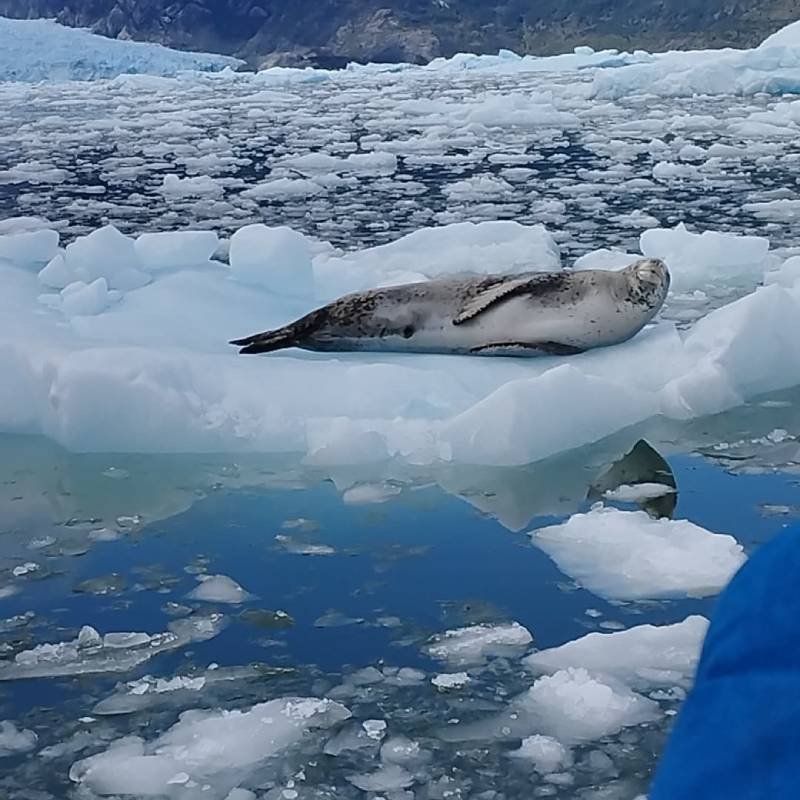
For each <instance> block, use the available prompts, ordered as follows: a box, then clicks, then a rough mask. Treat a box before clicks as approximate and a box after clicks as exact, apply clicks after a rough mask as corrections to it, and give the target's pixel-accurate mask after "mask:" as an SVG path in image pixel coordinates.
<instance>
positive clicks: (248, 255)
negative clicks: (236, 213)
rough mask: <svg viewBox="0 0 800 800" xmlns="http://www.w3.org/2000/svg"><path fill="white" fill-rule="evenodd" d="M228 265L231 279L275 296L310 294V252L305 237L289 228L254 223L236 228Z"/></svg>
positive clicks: (305, 295)
mask: <svg viewBox="0 0 800 800" xmlns="http://www.w3.org/2000/svg"><path fill="white" fill-rule="evenodd" d="M229 259H230V265H231V271H232V272H233V274H234V276H235V277H236V278H237V279H238V280H240V281H242V282H244V283H253V284H256V285H259V286H264V287H265V288H267V289H269V290H270V291H272V292H275V293H276V294H286V295H292V296H299V297H310V296H313V294H314V270H313V268H312V265H311V249H310V246H309V242H308V240H307V239H306V237H305V236H303V234H301V233H297V231H293V230H292V229H291V228H287V227H283V226H281V227H278V228H268V227H267V226H266V225H262V224H260V223H257V224H255V225H246V226H245V227H243V228H239V230H237V231H236V233H234V234H233V236H232V237H231V246H230V254H229Z"/></svg>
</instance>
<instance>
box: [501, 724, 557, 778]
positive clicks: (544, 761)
mask: <svg viewBox="0 0 800 800" xmlns="http://www.w3.org/2000/svg"><path fill="white" fill-rule="evenodd" d="M510 755H512V756H514V757H515V758H524V759H525V760H526V761H532V762H533V765H534V766H533V768H534V769H535V770H536V771H537V772H538V773H540V774H541V775H547V774H549V773H551V772H556V770H558V769H561V768H562V767H569V766H570V765H571V764H572V753H571V752H570V750H569V749H568V748H566V747H564V745H563V744H561V742H559V741H558V739H554V738H553V737H552V736H541V735H539V734H536V735H534V736H528V737H527V738H526V739H523V740H522V745H521V746H520V748H519V749H518V750H513V751H512V752H511V753H510Z"/></svg>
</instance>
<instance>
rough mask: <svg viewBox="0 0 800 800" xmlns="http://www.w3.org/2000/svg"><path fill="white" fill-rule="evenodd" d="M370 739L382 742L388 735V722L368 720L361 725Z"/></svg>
mask: <svg viewBox="0 0 800 800" xmlns="http://www.w3.org/2000/svg"><path fill="white" fill-rule="evenodd" d="M361 725H362V727H363V728H364V731H365V732H366V734H367V736H369V738H370V739H375V740H376V741H380V740H381V739H383V737H384V736H385V735H386V721H385V720H382V719H368V720H365V721H364V722H362V723H361Z"/></svg>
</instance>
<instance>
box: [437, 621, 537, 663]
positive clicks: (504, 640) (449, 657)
mask: <svg viewBox="0 0 800 800" xmlns="http://www.w3.org/2000/svg"><path fill="white" fill-rule="evenodd" d="M532 641H533V637H532V636H531V634H530V632H529V631H528V629H527V628H525V627H523V626H522V625H520V624H519V623H518V622H511V623H508V624H496V625H491V624H484V625H473V626H471V627H468V628H456V629H455V630H449V631H445V632H444V633H441V634H437V635H436V636H433V637H432V638H431V640H430V641H429V643H428V644H427V645H426V647H425V651H426V652H427V653H428V655H430V656H432V657H433V658H436V659H439V660H441V661H447V662H448V663H450V664H455V665H464V666H466V665H470V664H481V663H483V662H484V661H486V659H487V658H490V657H494V656H510V655H519V654H520V652H523V651H524V650H526V649H527V648H528V645H530V643H531V642H532Z"/></svg>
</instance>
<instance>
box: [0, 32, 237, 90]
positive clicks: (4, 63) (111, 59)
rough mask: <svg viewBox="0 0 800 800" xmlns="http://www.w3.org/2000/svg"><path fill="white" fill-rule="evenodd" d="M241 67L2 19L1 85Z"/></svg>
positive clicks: (213, 58)
mask: <svg viewBox="0 0 800 800" xmlns="http://www.w3.org/2000/svg"><path fill="white" fill-rule="evenodd" d="M241 63H242V62H241V61H239V59H236V58H230V57H228V56H219V55H212V54H210V53H186V52H182V51H179V50H170V49H169V48H167V47H163V46H162V45H159V44H149V43H143V42H131V41H121V40H117V39H108V38H106V37H105V36H96V35H95V34H93V33H89V32H88V31H85V30H79V29H75V28H67V27H65V26H63V25H59V24H58V23H57V22H52V21H50V20H43V19H35V20H18V19H7V18H6V17H0V81H52V80H94V79H97V78H114V77H116V76H117V75H122V74H126V73H140V74H147V75H175V74H177V73H178V72H180V71H182V70H202V71H204V72H205V71H214V72H216V71H218V70H221V69H224V68H225V67H236V66H238V65H239V64H241Z"/></svg>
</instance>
